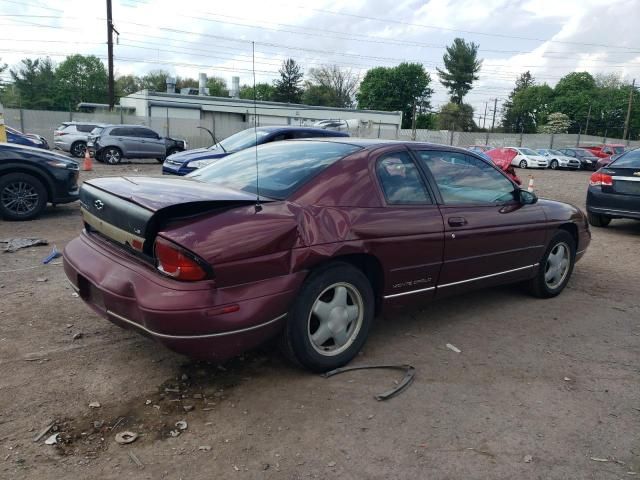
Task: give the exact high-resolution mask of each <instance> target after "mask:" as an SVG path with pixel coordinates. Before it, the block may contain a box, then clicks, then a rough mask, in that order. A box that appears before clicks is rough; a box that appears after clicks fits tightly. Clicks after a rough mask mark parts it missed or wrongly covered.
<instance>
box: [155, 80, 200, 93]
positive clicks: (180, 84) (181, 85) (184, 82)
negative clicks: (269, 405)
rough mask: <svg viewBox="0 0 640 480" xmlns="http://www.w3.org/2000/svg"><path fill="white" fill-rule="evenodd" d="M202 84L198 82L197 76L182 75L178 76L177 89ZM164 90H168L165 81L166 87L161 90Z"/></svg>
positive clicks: (196, 86)
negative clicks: (183, 76) (184, 76)
mask: <svg viewBox="0 0 640 480" xmlns="http://www.w3.org/2000/svg"><path fill="white" fill-rule="evenodd" d="M199 85H200V83H199V82H198V80H197V79H195V78H191V77H186V78H182V77H180V76H177V77H176V91H178V92H179V91H180V90H181V89H183V88H196V89H197V88H198V87H199ZM161 91H162V92H164V91H166V83H165V87H164V88H163V89H162V90H161Z"/></svg>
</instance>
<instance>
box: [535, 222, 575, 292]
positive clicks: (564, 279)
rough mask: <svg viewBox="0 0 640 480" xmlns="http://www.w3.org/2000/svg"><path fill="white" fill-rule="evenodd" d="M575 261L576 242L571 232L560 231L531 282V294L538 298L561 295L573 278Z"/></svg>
mask: <svg viewBox="0 0 640 480" xmlns="http://www.w3.org/2000/svg"><path fill="white" fill-rule="evenodd" d="M575 261H576V245H575V240H574V239H573V237H572V236H571V235H570V234H569V232H566V231H565V230H558V232H557V233H556V234H555V235H554V236H553V238H552V239H551V242H549V247H547V250H546V252H545V253H544V256H543V257H542V260H541V261H540V264H539V265H538V272H537V273H536V276H535V277H534V278H532V279H531V280H529V284H528V289H529V292H530V293H531V294H532V295H534V296H536V297H538V298H551V297H555V296H556V295H559V294H560V292H562V290H564V287H566V286H567V283H568V282H569V279H570V278H571V273H572V272H573V265H574V264H575Z"/></svg>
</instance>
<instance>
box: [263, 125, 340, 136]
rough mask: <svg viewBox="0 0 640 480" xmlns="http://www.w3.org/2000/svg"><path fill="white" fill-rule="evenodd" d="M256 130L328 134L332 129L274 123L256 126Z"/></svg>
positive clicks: (338, 133) (338, 134)
mask: <svg viewBox="0 0 640 480" xmlns="http://www.w3.org/2000/svg"><path fill="white" fill-rule="evenodd" d="M256 130H258V131H260V132H318V133H320V132H322V133H323V134H326V133H327V132H331V130H327V129H325V128H317V127H298V126H291V125H282V126H279V125H272V126H268V127H256ZM335 133H337V136H339V137H343V136H346V135H347V134H346V133H342V132H335Z"/></svg>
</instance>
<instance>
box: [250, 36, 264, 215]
mask: <svg viewBox="0 0 640 480" xmlns="http://www.w3.org/2000/svg"><path fill="white" fill-rule="evenodd" d="M251 67H252V68H251V71H252V73H253V132H254V133H255V135H256V146H255V149H256V213H258V212H259V211H261V210H262V205H260V183H259V181H258V176H259V169H258V107H257V105H256V42H253V41H252V42H251Z"/></svg>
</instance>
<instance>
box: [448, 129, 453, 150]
mask: <svg viewBox="0 0 640 480" xmlns="http://www.w3.org/2000/svg"><path fill="white" fill-rule="evenodd" d="M453 134H454V131H453V130H449V145H452V146H453Z"/></svg>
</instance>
